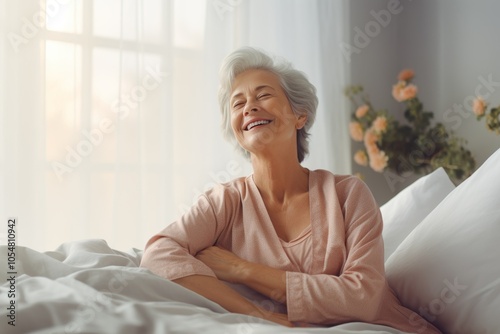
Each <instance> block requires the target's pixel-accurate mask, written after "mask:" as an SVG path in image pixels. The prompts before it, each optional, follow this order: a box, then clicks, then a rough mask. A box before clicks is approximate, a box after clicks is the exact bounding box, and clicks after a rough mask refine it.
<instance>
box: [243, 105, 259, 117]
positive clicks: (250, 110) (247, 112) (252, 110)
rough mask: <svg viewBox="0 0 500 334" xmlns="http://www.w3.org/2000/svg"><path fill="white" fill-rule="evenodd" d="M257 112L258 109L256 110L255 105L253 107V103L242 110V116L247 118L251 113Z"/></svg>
mask: <svg viewBox="0 0 500 334" xmlns="http://www.w3.org/2000/svg"><path fill="white" fill-rule="evenodd" d="M258 110H259V108H257V105H255V104H254V103H248V104H247V105H246V106H245V109H244V110H243V115H244V116H248V115H249V114H250V113H251V112H256V111H258Z"/></svg>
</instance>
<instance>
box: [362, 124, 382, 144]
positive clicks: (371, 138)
mask: <svg viewBox="0 0 500 334" xmlns="http://www.w3.org/2000/svg"><path fill="white" fill-rule="evenodd" d="M363 139H364V143H365V146H366V147H367V148H368V146H372V145H377V141H378V140H379V136H378V135H377V134H376V133H375V131H373V129H372V128H370V129H368V130H366V132H365V136H364V138H363Z"/></svg>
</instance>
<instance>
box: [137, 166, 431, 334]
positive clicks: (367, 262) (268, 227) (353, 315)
mask: <svg viewBox="0 0 500 334" xmlns="http://www.w3.org/2000/svg"><path fill="white" fill-rule="evenodd" d="M309 202H310V212H311V233H310V238H311V242H309V243H307V244H308V245H310V247H311V248H312V249H310V250H309V254H310V258H309V261H308V262H310V263H309V265H308V266H307V268H302V270H304V269H305V270H307V271H306V272H301V268H300V267H299V266H298V265H297V264H296V262H294V261H292V260H291V259H290V258H289V257H288V255H287V253H286V252H285V251H284V249H283V245H282V242H281V240H280V239H279V237H278V235H277V234H276V231H275V230H274V227H273V225H272V222H271V220H270V218H269V215H268V213H267V210H266V207H265V204H264V202H263V200H262V197H261V196H260V193H259V190H258V188H257V186H256V185H255V183H254V181H253V177H252V176H248V177H246V178H243V177H242V178H238V179H235V180H233V181H231V182H228V183H225V184H221V185H218V186H216V187H214V188H213V189H212V190H209V191H208V192H206V193H205V194H203V195H202V196H200V198H199V200H198V202H197V203H196V204H195V205H194V206H193V207H192V208H191V210H190V211H189V212H187V213H186V214H185V215H184V216H182V217H181V218H180V219H179V220H178V221H176V222H174V223H172V224H170V225H168V226H167V227H166V228H165V229H163V230H162V231H161V232H160V233H158V234H157V235H155V236H153V237H152V238H151V239H150V240H149V242H148V243H147V245H146V250H145V252H144V256H143V259H142V262H141V266H143V267H146V268H148V269H150V270H151V271H152V272H153V273H155V274H157V275H159V276H162V277H165V278H167V279H170V280H174V279H177V278H181V277H185V276H189V275H194V274H198V275H207V276H213V277H215V274H214V273H213V271H212V270H211V269H210V268H209V267H208V266H206V265H205V264H204V263H202V262H200V261H199V260H197V259H196V258H194V256H195V255H196V253H198V252H199V251H201V250H203V249H205V248H207V247H209V246H213V245H217V246H220V247H223V248H225V249H228V250H230V251H232V252H233V253H234V254H236V255H237V256H239V257H241V258H243V259H245V260H248V261H252V262H258V263H261V264H264V265H267V266H269V267H273V268H276V269H280V270H284V271H286V287H287V304H286V305H287V313H288V319H289V320H290V321H293V322H306V323H311V324H321V325H335V324H340V323H345V322H352V321H362V322H370V323H375V324H381V325H387V326H390V327H393V328H396V329H399V330H401V331H406V332H419V333H422V332H425V333H439V331H438V330H437V329H435V328H434V327H433V326H432V325H430V324H429V323H427V322H426V321H425V320H424V319H423V318H422V317H420V316H419V315H418V314H417V313H415V312H413V311H411V310H409V309H407V308H405V307H403V306H402V305H401V304H400V303H399V301H398V300H397V298H396V297H395V295H394V293H393V292H392V290H391V289H390V288H389V286H388V284H387V282H386V279H385V272H384V246H383V241H382V218H381V215H380V210H379V207H378V206H377V204H376V202H375V200H374V199H373V196H372V194H371V192H370V190H369V189H368V187H367V186H366V185H365V184H364V183H363V182H361V181H360V180H359V179H358V178H356V177H353V176H341V175H333V174H332V173H330V172H328V171H324V170H315V171H310V173H309ZM294 263H295V264H294Z"/></svg>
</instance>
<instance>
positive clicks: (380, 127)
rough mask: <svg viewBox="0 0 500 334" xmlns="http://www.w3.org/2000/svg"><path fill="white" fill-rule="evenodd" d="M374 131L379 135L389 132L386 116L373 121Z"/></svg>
mask: <svg viewBox="0 0 500 334" xmlns="http://www.w3.org/2000/svg"><path fill="white" fill-rule="evenodd" d="M372 127H373V130H374V131H375V132H377V133H383V132H385V130H387V118H385V116H378V117H377V118H375V120H374V121H373V125H372Z"/></svg>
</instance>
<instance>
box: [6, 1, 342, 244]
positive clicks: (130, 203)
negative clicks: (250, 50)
mask: <svg viewBox="0 0 500 334" xmlns="http://www.w3.org/2000/svg"><path fill="white" fill-rule="evenodd" d="M0 1H1V2H0V6H1V7H0V10H1V12H0V15H2V17H1V18H0V19H1V21H0V22H1V23H0V29H1V30H0V33H1V36H2V43H1V44H0V46H1V48H0V74H1V76H0V97H1V101H0V106H1V112H0V131H1V140H0V153H1V156H0V159H1V160H0V164H1V171H2V176H1V179H0V182H1V190H0V209H1V214H2V217H0V218H1V219H3V220H4V221H6V220H7V217H11V216H12V217H17V218H18V244H21V245H26V246H29V247H32V248H35V249H38V250H48V249H53V248H55V247H56V246H57V245H59V244H60V243H62V242H65V241H71V240H75V239H83V238H101V239H105V240H106V241H108V242H109V244H110V245H111V246H112V247H114V248H117V249H126V248H129V247H138V248H141V247H143V246H144V243H145V242H146V240H147V238H148V237H149V236H150V235H151V234H153V233H155V232H156V231H158V230H159V229H161V228H162V227H163V226H165V225H166V224H168V223H170V222H171V221H173V220H174V219H176V218H177V217H178V216H179V215H180V214H182V212H183V211H185V210H186V209H187V208H188V207H189V206H190V205H191V204H192V202H193V199H194V198H195V197H196V196H197V195H198V194H199V193H200V192H202V191H204V190H206V189H207V188H209V187H211V186H213V184H214V183H216V182H224V181H227V180H229V179H232V178H234V177H237V176H241V175H247V174H249V173H250V172H251V168H250V167H251V166H250V165H249V163H248V162H246V161H245V160H244V159H243V158H242V157H240V156H239V155H238V154H237V153H236V152H235V151H234V150H233V148H232V147H231V146H230V145H229V144H228V143H226V142H225V141H224V140H223V139H222V136H221V134H220V114H219V109H218V105H217V100H216V93H217V85H218V77H217V72H218V68H219V65H220V63H221V61H222V59H223V57H224V56H225V55H226V54H227V53H229V52H230V51H232V50H233V49H235V48H236V47H239V46H242V45H253V46H258V47H261V48H264V49H266V50H268V51H269V52H271V53H274V54H277V55H280V56H283V57H285V58H287V59H289V60H291V61H292V62H293V63H294V64H295V65H296V67H297V68H299V69H301V70H303V71H304V72H306V73H307V74H308V76H309V78H310V79H311V81H312V82H313V83H314V84H315V85H316V87H317V88H318V92H319V98H320V107H319V110H318V116H317V121H316V124H315V125H314V127H313V129H312V137H311V144H310V151H311V154H310V157H309V158H307V160H306V162H305V165H306V166H307V167H310V168H325V169H329V170H332V171H334V172H337V173H348V172H350V154H349V139H348V135H347V133H346V131H345V129H346V123H347V115H348V112H347V110H346V105H345V103H346V102H345V99H344V98H343V97H342V87H343V85H344V83H345V82H346V77H345V75H346V74H345V72H344V66H342V54H341V52H340V49H339V47H338V45H339V42H340V41H341V40H342V37H343V35H342V34H343V31H344V29H343V27H344V25H345V21H344V17H345V13H344V3H343V2H341V1H339V2H337V1H335V2H333V1H328V0H323V1H322V0H316V1H300V0H297V1H285V0H283V1H278V0H274V1H269V0H268V1H265V0H262V1H261V0H252V1H245V0H213V1H204V0H171V1H161V0H142V1H140V0H139V1H127V0H108V1H91V0H86V1H71V0H53V1H51V0H47V1H42V2H40V1H38V0H22V1H7V0H0ZM7 13H8V14H9V15H8V17H7V15H6V14H7ZM3 225H4V226H5V225H6V224H3ZM5 232H6V228H2V230H0V235H2V236H3V238H4V237H5Z"/></svg>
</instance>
